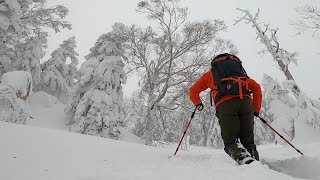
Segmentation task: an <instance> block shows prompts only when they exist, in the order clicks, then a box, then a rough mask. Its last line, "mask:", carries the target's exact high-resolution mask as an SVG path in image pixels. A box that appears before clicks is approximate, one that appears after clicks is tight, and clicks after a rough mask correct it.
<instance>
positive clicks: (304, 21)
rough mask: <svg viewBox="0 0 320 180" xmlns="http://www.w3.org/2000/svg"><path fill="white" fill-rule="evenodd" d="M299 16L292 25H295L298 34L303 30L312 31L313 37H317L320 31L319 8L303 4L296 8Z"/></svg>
mask: <svg viewBox="0 0 320 180" xmlns="http://www.w3.org/2000/svg"><path fill="white" fill-rule="evenodd" d="M296 12H297V13H298V14H299V18H298V19H297V20H295V21H294V22H293V23H292V25H293V26H294V27H295V29H296V31H297V32H298V34H302V33H304V32H305V31H308V30H310V31H312V32H313V37H319V35H320V34H319V31H320V9H319V7H317V6H315V5H309V4H307V5H304V6H300V7H297V8H296Z"/></svg>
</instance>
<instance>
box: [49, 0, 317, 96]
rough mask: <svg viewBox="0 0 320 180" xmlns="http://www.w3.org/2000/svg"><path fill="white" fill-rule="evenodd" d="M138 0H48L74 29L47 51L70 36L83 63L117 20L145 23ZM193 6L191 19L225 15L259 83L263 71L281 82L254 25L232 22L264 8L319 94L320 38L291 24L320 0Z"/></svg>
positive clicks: (306, 87) (298, 70)
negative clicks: (300, 9) (305, 6)
mask: <svg viewBox="0 0 320 180" xmlns="http://www.w3.org/2000/svg"><path fill="white" fill-rule="evenodd" d="M139 1H140V0H90V1H88V0H86V1H85V0H56V1H53V0H48V3H49V4H55V3H59V4H63V5H65V6H66V7H68V8H69V10H70V14H69V17H68V20H69V21H70V22H71V23H72V25H73V29H72V30H71V31H63V32H62V33H59V34H52V35H51V37H50V38H49V49H48V54H50V53H51V51H52V50H54V49H55V48H57V47H58V45H59V44H60V43H61V42H62V41H63V40H64V39H67V38H68V37H70V36H76V39H77V45H78V48H77V51H78V53H79V54H80V56H79V60H80V61H81V62H83V61H84V58H83V57H84V56H85V55H87V54H88V53H89V49H90V48H91V47H92V46H93V45H94V43H95V42H96V40H97V38H98V37H99V36H100V35H101V34H103V33H107V32H109V31H110V30H111V26H112V25H113V24H114V23H115V22H122V23H125V24H128V25H129V24H138V25H142V26H146V25H147V23H148V21H146V18H145V17H144V16H143V15H141V14H138V13H136V12H135V8H136V4H137V2H139ZM184 2H185V3H186V4H187V5H188V7H189V9H190V13H191V14H190V16H189V19H190V20H204V19H222V20H224V21H225V22H226V24H227V25H228V29H229V30H228V32H225V33H223V34H221V35H222V36H223V37H225V38H228V39H231V40H232V41H233V42H234V43H235V44H236V46H237V47H238V49H239V51H240V54H239V57H240V59H241V60H242V61H243V64H244V67H245V69H246V70H247V72H248V74H249V75H250V76H251V77H252V78H254V79H256V80H257V81H258V82H261V80H262V75H263V73H267V74H269V75H271V76H272V77H274V78H277V79H278V80H280V81H282V80H284V79H285V77H284V75H283V74H282V73H281V71H280V70H279V69H278V66H277V65H276V63H275V62H273V60H272V58H271V56H270V55H269V54H266V55H263V56H261V55H259V54H258V51H260V50H262V48H263V46H262V45H260V43H259V42H258V41H256V34H255V30H254V29H253V28H252V27H251V25H248V24H245V23H240V24H238V25H236V26H234V25H233V23H234V19H236V18H237V17H239V16H242V13H241V12H240V11H237V10H236V8H242V9H248V10H250V12H251V13H252V14H254V13H255V12H256V11H257V9H258V8H260V10H261V13H260V20H261V21H264V22H265V23H270V25H271V27H274V28H276V27H278V28H279V31H278V38H279V42H280V46H281V47H283V48H285V49H286V50H289V51H291V52H294V51H298V52H299V57H298V67H296V66H295V65H291V66H290V70H291V71H292V74H293V76H294V78H295V79H296V81H297V83H298V85H299V86H300V87H301V89H302V90H303V91H304V92H306V93H307V94H308V95H309V96H310V97H313V98H318V97H320V83H319V80H318V79H316V78H319V77H320V76H319V75H320V73H319V71H317V70H318V67H320V60H319V59H320V55H319V54H318V53H320V48H319V45H320V39H313V38H312V37H311V33H306V34H304V35H303V36H295V32H294V30H293V28H292V26H290V20H294V18H295V17H296V15H297V14H296V13H295V11H294V8H296V7H297V6H301V5H303V4H305V3H306V2H310V3H312V4H316V5H320V0H308V1H305V0H281V1H279V0H268V1H261V0H260V1H257V0H223V1H221V0H219V1H217V0H185V1H184ZM136 87H137V85H136V81H135V78H129V80H128V83H127V85H126V86H125V87H124V92H125V95H130V93H131V92H133V90H134V89H136Z"/></svg>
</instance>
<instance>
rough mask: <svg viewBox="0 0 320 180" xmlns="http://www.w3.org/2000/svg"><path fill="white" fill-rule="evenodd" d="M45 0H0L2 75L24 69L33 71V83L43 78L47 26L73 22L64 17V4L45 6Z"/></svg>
mask: <svg viewBox="0 0 320 180" xmlns="http://www.w3.org/2000/svg"><path fill="white" fill-rule="evenodd" d="M45 2H46V1H45V0H1V1H0V76H1V75H2V74H3V73H5V72H9V71H15V70H23V71H29V72H30V73H31V74H32V77H33V81H34V84H35V85H37V84H38V83H39V82H40V72H41V70H40V59H41V58H42V57H43V55H44V51H43V49H44V48H45V47H46V45H47V32H46V31H45V30H46V29H53V30H54V31H55V32H59V31H60V30H61V29H63V28H69V29H70V28H71V25H70V24H69V23H67V22H65V21H63V19H64V18H65V17H66V15H67V14H68V9H67V8H65V7H64V6H60V5H58V6H54V7H49V8H48V7H45Z"/></svg>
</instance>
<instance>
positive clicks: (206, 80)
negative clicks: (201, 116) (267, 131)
mask: <svg viewBox="0 0 320 180" xmlns="http://www.w3.org/2000/svg"><path fill="white" fill-rule="evenodd" d="M226 59H227V60H228V59H229V60H230V59H231V60H233V61H236V60H238V61H239V62H240V63H241V61H240V59H239V58H238V57H237V56H235V55H231V54H228V53H225V54H220V55H218V56H216V57H215V58H214V59H213V61H212V62H216V61H221V62H222V60H226ZM226 62H227V61H226ZM238 64H239V63H238ZM240 66H241V68H242V70H243V73H244V74H245V77H246V78H245V81H242V82H245V83H246V84H245V85H244V86H246V87H247V88H248V89H247V91H246V92H249V93H242V92H241V93H240V92H239V91H238V93H236V94H231V95H229V94H228V93H221V92H219V91H221V90H220V89H219V87H218V86H219V84H218V83H221V80H219V79H217V78H216V77H215V76H218V72H217V71H213V70H212V69H211V70H210V71H208V72H206V73H204V74H203V75H202V76H201V78H200V79H199V80H198V81H197V82H196V83H195V84H194V85H192V87H191V88H190V99H191V101H192V102H193V104H194V105H196V106H197V109H198V110H202V109H203V103H202V101H201V99H200V93H201V92H202V91H205V90H206V89H208V88H210V89H211V91H212V92H211V93H212V98H213V100H214V102H215V107H216V116H217V117H218V120H219V124H220V127H221V136H222V139H223V142H224V150H225V152H226V153H227V154H228V155H229V156H230V157H231V158H233V159H234V160H235V161H236V162H237V163H238V164H240V165H241V164H249V163H251V162H253V161H254V159H255V160H259V153H258V151H257V148H256V145H255V143H254V133H253V128H254V116H259V112H260V109H261V103H262V92H261V87H260V85H259V84H258V83H257V82H256V81H255V80H253V79H251V78H249V77H248V76H247V74H246V73H245V71H244V69H243V67H242V64H241V65H240ZM227 67H228V66H226V65H224V68H227ZM233 69H236V68H233V67H231V68H230V67H229V69H227V71H228V72H229V73H230V72H232V71H233ZM227 71H226V72H227ZM215 72H216V73H215ZM217 81H219V82H218V83H217ZM231 85H232V84H231ZM231 85H228V89H229V88H230V87H231ZM237 87H240V86H238V85H237ZM253 158H254V159H253Z"/></svg>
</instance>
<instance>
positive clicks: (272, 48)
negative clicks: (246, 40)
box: [235, 8, 300, 97]
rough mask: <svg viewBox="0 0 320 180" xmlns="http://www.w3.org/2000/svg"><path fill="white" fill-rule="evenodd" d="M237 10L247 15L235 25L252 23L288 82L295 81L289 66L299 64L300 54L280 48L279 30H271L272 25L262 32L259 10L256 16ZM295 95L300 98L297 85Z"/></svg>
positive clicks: (246, 11)
mask: <svg viewBox="0 0 320 180" xmlns="http://www.w3.org/2000/svg"><path fill="white" fill-rule="evenodd" d="M237 10H239V11H241V12H243V13H244V14H245V15H244V16H243V17H242V18H239V19H237V20H235V24H237V23H239V22H241V21H246V23H251V24H252V26H253V27H254V28H255V29H256V33H257V39H259V40H260V42H261V43H262V44H264V45H265V47H266V49H267V51H268V52H269V53H270V54H271V56H272V57H273V59H274V61H275V62H277V64H278V65H279V67H280V69H281V71H282V72H283V73H284V75H285V76H286V78H287V79H288V80H293V81H295V80H294V78H293V76H292V74H291V72H290V71H289V69H288V66H289V64H290V63H294V64H297V59H296V57H297V55H298V53H296V52H294V53H290V52H288V51H286V50H285V49H283V48H281V47H280V43H279V41H278V38H277V32H278V29H271V28H270V25H269V24H267V25H264V26H265V30H262V28H261V26H260V24H261V23H258V18H259V10H258V12H257V13H256V15H255V16H252V14H251V13H250V12H249V11H248V10H243V9H239V8H237ZM268 32H269V33H270V35H268ZM293 93H294V95H295V96H296V97H298V96H299V93H300V89H299V87H298V86H297V85H296V86H295V90H294V91H293Z"/></svg>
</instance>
